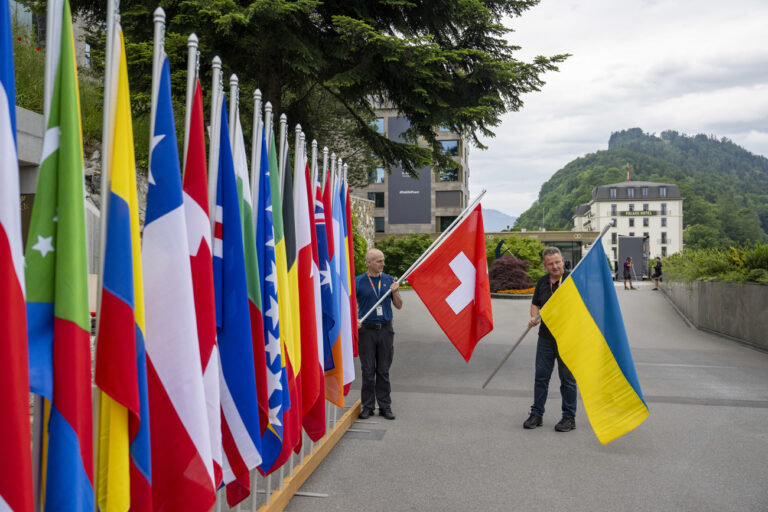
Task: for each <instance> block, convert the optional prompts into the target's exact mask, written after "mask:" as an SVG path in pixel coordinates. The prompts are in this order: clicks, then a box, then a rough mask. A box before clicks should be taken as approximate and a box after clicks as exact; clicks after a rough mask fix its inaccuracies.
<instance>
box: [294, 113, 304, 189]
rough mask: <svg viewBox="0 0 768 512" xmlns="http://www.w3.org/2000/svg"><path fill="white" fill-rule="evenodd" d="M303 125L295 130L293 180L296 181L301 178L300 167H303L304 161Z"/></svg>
mask: <svg viewBox="0 0 768 512" xmlns="http://www.w3.org/2000/svg"><path fill="white" fill-rule="evenodd" d="M301 138H302V134H301V125H300V124H296V129H295V130H294V146H295V147H294V150H293V176H294V178H293V180H294V181H296V180H297V179H298V176H299V167H301V161H302V152H303V150H302V148H301Z"/></svg>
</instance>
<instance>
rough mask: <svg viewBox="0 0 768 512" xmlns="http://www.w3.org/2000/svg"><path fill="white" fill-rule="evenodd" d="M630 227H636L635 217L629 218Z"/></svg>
mask: <svg viewBox="0 0 768 512" xmlns="http://www.w3.org/2000/svg"><path fill="white" fill-rule="evenodd" d="M629 227H631V228H633V227H635V219H629Z"/></svg>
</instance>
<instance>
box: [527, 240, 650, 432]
mask: <svg viewBox="0 0 768 512" xmlns="http://www.w3.org/2000/svg"><path fill="white" fill-rule="evenodd" d="M541 319H542V320H543V321H544V323H545V324H547V327H548V328H549V330H550V332H551V333H552V335H553V336H554V337H555V340H556V341H557V349H558V352H559V353H560V357H561V358H562V359H563V362H565V364H566V366H568V369H570V370H571V373H573V376H574V377H575V378H576V383H577V384H578V385H579V389H580V390H581V398H582V400H583V401H584V409H585V410H586V411H587V416H588V417H589V421H590V423H591V424H592V429H593V430H594V431H595V435H597V438H598V439H599V440H600V442H601V443H603V444H607V443H610V442H611V441H613V440H614V439H616V438H618V437H621V436H623V435H624V434H626V433H627V432H629V431H630V430H632V429H633V428H635V427H637V426H638V425H640V424H641V423H642V422H643V421H644V420H645V418H647V417H648V406H647V405H646V404H645V401H644V400H643V392H642V390H641V389H640V383H639V381H638V380H637V372H636V371H635V364H634V362H633V361H632V353H631V352H630V350H629V342H628V341H627V333H626V331H625V330H624V321H623V319H622V317H621V310H620V309H619V301H618V298H617V297H616V289H615V288H614V286H613V280H612V278H611V271H610V269H609V268H608V262H607V259H606V257H605V252H604V251H603V244H602V243H601V242H600V240H598V241H597V242H595V245H594V246H593V247H592V249H591V250H590V251H589V252H588V253H587V255H586V256H585V257H584V259H583V260H582V261H581V262H580V263H579V265H578V266H577V267H576V269H574V271H573V273H571V275H570V276H569V278H568V279H566V281H565V282H564V283H563V284H562V286H560V288H559V289H558V290H557V292H556V293H555V294H554V295H553V296H552V298H551V299H549V301H547V303H546V304H545V305H544V307H543V308H541Z"/></svg>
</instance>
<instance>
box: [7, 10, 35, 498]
mask: <svg viewBox="0 0 768 512" xmlns="http://www.w3.org/2000/svg"><path fill="white" fill-rule="evenodd" d="M12 41H13V39H12V38H11V18H10V8H9V5H8V0H0V340H2V343H0V389H2V393H0V414H2V416H3V418H4V419H3V421H2V422H0V452H2V453H3V460H4V462H3V464H0V510H6V509H8V510H17V511H31V510H32V458H31V454H30V450H29V447H30V435H29V395H28V393H29V368H28V364H29V362H28V358H27V325H26V324H27V315H26V311H25V305H24V251H23V249H22V246H21V205H20V204H19V164H18V160H17V159H16V92H15V88H14V81H13V78H14V77H13V47H12V46H13V42H12Z"/></svg>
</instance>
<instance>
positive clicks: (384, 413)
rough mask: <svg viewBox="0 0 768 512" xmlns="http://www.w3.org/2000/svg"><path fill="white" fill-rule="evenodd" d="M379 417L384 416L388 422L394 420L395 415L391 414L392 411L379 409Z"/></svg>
mask: <svg viewBox="0 0 768 512" xmlns="http://www.w3.org/2000/svg"><path fill="white" fill-rule="evenodd" d="M379 416H384V417H385V418H387V419H388V420H393V419H395V415H394V414H393V413H392V409H379Z"/></svg>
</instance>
